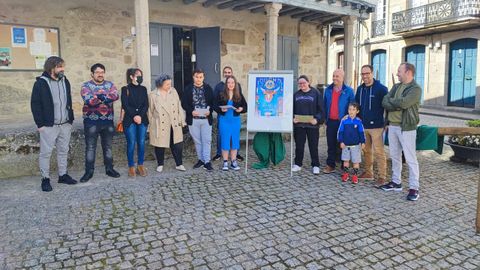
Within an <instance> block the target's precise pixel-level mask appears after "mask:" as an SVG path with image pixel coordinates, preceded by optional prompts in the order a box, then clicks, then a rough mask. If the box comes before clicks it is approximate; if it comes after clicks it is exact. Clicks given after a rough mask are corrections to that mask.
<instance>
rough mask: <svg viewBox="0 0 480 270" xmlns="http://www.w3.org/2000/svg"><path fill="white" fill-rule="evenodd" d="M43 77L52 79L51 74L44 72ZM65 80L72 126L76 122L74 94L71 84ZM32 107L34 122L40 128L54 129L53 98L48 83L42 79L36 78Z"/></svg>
mask: <svg viewBox="0 0 480 270" xmlns="http://www.w3.org/2000/svg"><path fill="white" fill-rule="evenodd" d="M42 76H45V77H49V78H51V76H50V74H48V73H47V72H43V74H42ZM64 80H65V88H66V91H67V105H66V106H67V111H68V122H69V123H70V124H71V123H73V120H74V115H73V109H72V94H71V92H70V82H69V81H68V80H67V78H65V79H64ZM30 107H31V110H32V115H33V120H34V121H35V124H36V125H37V127H38V128H41V127H52V126H53V124H54V118H55V115H54V111H53V98H52V93H51V92H50V88H49V86H48V83H47V82H46V81H45V80H44V79H42V78H41V76H39V77H37V78H36V81H35V84H34V85H33V89H32V97H31V99H30Z"/></svg>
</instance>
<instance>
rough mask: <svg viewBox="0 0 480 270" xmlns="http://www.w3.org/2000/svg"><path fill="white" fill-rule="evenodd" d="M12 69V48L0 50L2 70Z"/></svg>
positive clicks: (0, 66)
mask: <svg viewBox="0 0 480 270" xmlns="http://www.w3.org/2000/svg"><path fill="white" fill-rule="evenodd" d="M11 67H12V53H11V49H10V48H0V68H11Z"/></svg>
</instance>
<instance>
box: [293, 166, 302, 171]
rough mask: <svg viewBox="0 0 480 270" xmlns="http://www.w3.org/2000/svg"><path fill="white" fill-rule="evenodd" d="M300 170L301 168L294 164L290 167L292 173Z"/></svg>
mask: <svg viewBox="0 0 480 270" xmlns="http://www.w3.org/2000/svg"><path fill="white" fill-rule="evenodd" d="M301 170H302V167H300V166H298V165H297V164H294V165H293V167H292V172H299V171H301Z"/></svg>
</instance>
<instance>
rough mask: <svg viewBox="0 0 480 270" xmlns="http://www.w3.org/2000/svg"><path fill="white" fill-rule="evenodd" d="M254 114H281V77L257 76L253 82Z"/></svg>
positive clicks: (267, 115) (265, 115)
mask: <svg viewBox="0 0 480 270" xmlns="http://www.w3.org/2000/svg"><path fill="white" fill-rule="evenodd" d="M255 87H256V90H255V114H256V115H257V116H264V117H270V116H282V115H283V106H282V104H283V93H284V87H285V83H284V79H283V77H257V78H256V82H255Z"/></svg>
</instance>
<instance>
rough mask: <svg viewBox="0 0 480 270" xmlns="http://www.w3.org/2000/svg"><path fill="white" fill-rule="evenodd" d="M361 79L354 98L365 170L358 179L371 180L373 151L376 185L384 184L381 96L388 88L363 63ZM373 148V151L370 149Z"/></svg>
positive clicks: (384, 166)
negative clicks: (360, 122) (375, 166)
mask: <svg viewBox="0 0 480 270" xmlns="http://www.w3.org/2000/svg"><path fill="white" fill-rule="evenodd" d="M361 75H362V81H363V84H361V85H360V86H359V87H358V88H357V92H356V93H355V100H356V101H357V103H358V104H360V115H359V116H360V118H361V119H362V123H363V127H364V128H365V139H366V140H365V149H364V151H365V152H364V154H365V172H364V173H363V174H361V175H360V177H359V179H366V180H372V179H373V178H374V176H373V157H374V155H373V153H375V162H376V163H377V166H378V174H379V176H378V178H377V183H376V184H377V186H381V185H383V184H385V179H386V177H387V160H386V157H385V149H384V147H383V128H384V126H385V121H384V113H385V109H384V108H383V106H382V100H383V97H384V96H385V95H386V94H387V92H388V89H387V87H386V86H385V85H383V84H381V83H380V81H377V80H375V79H374V78H373V67H372V66H371V65H364V66H363V67H362V69H361ZM372 148H373V151H372Z"/></svg>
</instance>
